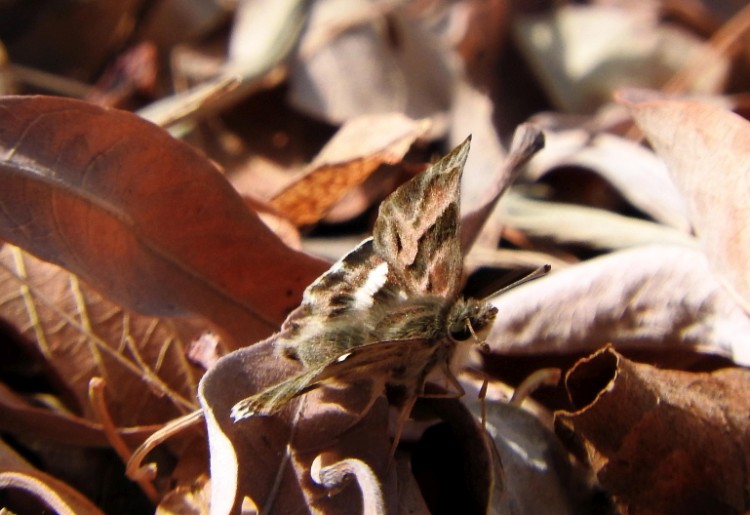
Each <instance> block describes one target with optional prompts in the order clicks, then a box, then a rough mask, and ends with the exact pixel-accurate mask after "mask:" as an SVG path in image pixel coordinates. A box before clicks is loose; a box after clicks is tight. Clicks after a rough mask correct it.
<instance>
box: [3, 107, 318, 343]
mask: <svg viewBox="0 0 750 515" xmlns="http://www.w3.org/2000/svg"><path fill="white" fill-rule="evenodd" d="M0 148H1V149H2V151H3V153H4V157H3V159H2V161H1V162H0V173H2V176H3V184H4V187H3V189H2V190H0V206H2V209H0V212H2V216H1V217H0V237H2V238H4V239H6V240H8V241H11V242H13V243H15V244H18V245H20V246H22V247H24V248H25V249H26V250H28V251H30V252H33V253H35V254H36V255H38V256H40V257H42V258H43V259H46V260H50V261H52V262H54V263H56V264H59V265H61V266H64V267H65V268H67V269H68V270H70V271H71V272H74V273H76V274H78V275H80V276H81V277H82V278H84V279H86V280H87V281H88V282H89V283H90V284H94V285H96V287H97V288H98V289H100V290H101V291H104V292H106V294H107V295H108V296H110V297H111V298H113V299H114V300H115V301H116V302H118V303H121V304H123V305H125V306H128V307H130V308H133V309H135V310H137V311H141V312H147V313H149V314H157V315H177V314H185V313H199V314H201V315H203V316H205V317H206V318H208V319H209V320H211V321H213V322H214V323H216V324H217V325H218V326H220V327H221V328H222V329H223V330H224V331H226V332H227V333H229V334H231V335H232V336H233V337H234V338H236V340H237V341H239V342H243V343H246V342H249V341H254V340H256V339H258V338H260V337H262V336H266V335H268V333H269V332H271V331H272V330H273V329H274V328H275V327H276V326H277V324H278V323H280V322H281V321H282V320H283V319H284V317H285V316H286V313H287V311H288V310H289V309H291V307H293V306H294V305H295V304H296V303H297V302H298V299H299V298H301V293H302V289H303V288H304V286H306V285H307V284H308V283H309V282H310V281H312V279H314V278H315V277H316V276H317V275H319V274H320V272H322V271H323V269H324V268H325V266H324V265H323V263H322V262H320V261H318V260H315V259H312V258H310V257H308V256H305V255H303V254H300V253H296V252H293V251H291V250H290V249H288V248H287V247H286V246H284V245H283V244H282V243H281V242H280V241H279V240H278V239H277V238H276V237H275V236H274V235H273V234H272V233H271V232H270V231H269V230H268V229H267V228H266V227H265V226H264V225H263V224H262V222H260V221H259V220H258V219H257V217H256V216H254V214H253V213H251V212H250V211H248V210H247V208H246V207H245V205H244V204H243V202H242V200H241V199H240V198H239V196H238V195H237V193H236V192H235V191H234V190H233V189H232V187H231V186H230V185H229V184H228V183H227V182H226V181H225V180H224V178H223V177H222V176H221V175H220V174H219V173H218V172H217V170H216V169H215V168H214V167H213V166H212V165H211V164H210V163H209V162H207V161H206V160H205V158H203V157H201V156H200V155H199V154H197V153H196V152H195V151H194V150H192V149H191V148H189V147H188V146H186V145H185V144H183V143H181V142H178V141H176V140H173V139H172V138H171V137H170V136H169V135H168V134H167V133H166V132H164V131H163V130H162V129H159V128H158V127H156V126H154V125H151V124H150V123H148V122H144V121H143V120H141V119H139V118H138V117H136V116H134V115H131V114H128V113H125V112H120V111H115V110H106V109H101V108H98V107H95V106H91V105H89V104H86V103H83V102H78V101H75V100H69V99H62V98H46V97H6V98H4V99H2V101H1V102H0ZM259 272H260V273H262V274H263V277H262V278H261V277H258V276H257V275H256V274H257V273H259ZM269 276H272V277H274V278H275V280H274V281H268V280H266V278H267V277H269ZM278 291H283V292H284V295H276V294H275V292H278Z"/></svg>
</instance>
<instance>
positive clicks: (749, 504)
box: [559, 347, 750, 515]
mask: <svg viewBox="0 0 750 515" xmlns="http://www.w3.org/2000/svg"><path fill="white" fill-rule="evenodd" d="M566 385H567V388H568V392H569V395H570V397H571V399H572V401H573V402H574V404H575V405H576V406H577V407H579V408H580V410H579V411H577V412H575V413H561V414H560V415H559V416H560V417H561V418H562V420H564V421H567V422H569V423H571V424H572V425H573V427H574V428H575V431H576V432H577V433H579V434H580V435H582V437H583V438H584V439H585V442H586V448H587V450H588V453H589V457H590V459H591V462H592V465H593V467H594V470H595V471H596V472H597V475H598V476H599V480H600V481H601V483H602V485H603V486H604V487H605V488H607V489H608V490H609V491H610V492H612V493H613V494H614V495H615V499H616V501H617V503H618V504H619V507H620V509H621V511H622V512H623V513H644V514H663V515H664V514H688V513H744V512H746V511H747V510H748V508H750V501H748V497H747V484H748V461H750V424H748V417H747V413H748V411H750V401H748V396H747V388H748V385H750V372H748V371H747V370H744V369H739V368H729V369H724V370H719V371H716V372H714V373H710V374H709V373H690V372H683V371H673V370H659V369H657V368H655V367H652V366H649V365H643V364H638V363H633V362H631V361H629V360H627V359H625V358H623V357H622V356H620V355H619V354H617V353H616V352H615V351H614V350H613V349H612V348H611V347H608V348H606V349H604V350H602V351H599V352H597V353H596V354H594V355H592V356H591V357H589V358H587V359H585V360H582V361H581V362H579V363H578V364H577V365H576V367H575V368H573V369H571V370H570V372H569V373H568V376H567V378H566Z"/></svg>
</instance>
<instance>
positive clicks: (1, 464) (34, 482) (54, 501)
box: [0, 440, 102, 515]
mask: <svg viewBox="0 0 750 515" xmlns="http://www.w3.org/2000/svg"><path fill="white" fill-rule="evenodd" d="M13 489H16V490H22V491H24V492H26V493H27V494H30V495H32V496H34V497H35V498H36V499H38V500H39V501H40V502H41V503H43V504H44V505H46V506H47V507H48V508H49V509H50V510H52V511H53V512H54V513H59V514H61V515H100V514H101V513H102V512H101V511H100V510H99V508H97V507H96V505H94V503H92V502H91V501H89V500H88V499H87V498H86V497H84V496H83V495H82V494H81V493H80V492H78V491H76V490H75V489H73V488H71V487H70V486H68V485H66V484H65V483H63V482H62V481H60V480H58V479H55V478H54V477H52V476H50V475H48V474H45V473H44V472H40V471H38V470H36V469H35V468H34V467H32V466H31V465H30V464H29V463H28V462H26V460H24V459H23V458H22V457H21V456H19V455H18V454H16V452H15V451H14V450H13V449H11V448H10V447H9V446H8V445H6V444H5V442H3V441H1V440H0V491H8V490H13ZM9 499H10V501H9ZM3 501H4V502H3V510H2V511H3V512H5V509H6V508H9V509H11V510H12V511H13V512H15V513H21V510H23V509H24V508H25V509H29V508H28V506H26V507H24V506H14V505H13V503H12V497H8V496H6V495H3ZM8 513H11V512H10V511H9V512H8Z"/></svg>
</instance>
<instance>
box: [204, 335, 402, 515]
mask: <svg viewBox="0 0 750 515" xmlns="http://www.w3.org/2000/svg"><path fill="white" fill-rule="evenodd" d="M274 338H275V337H272V338H270V339H268V340H266V341H264V342H261V343H259V344H257V345H253V346H252V347H249V348H245V349H240V350H237V351H235V352H233V353H232V354H229V355H227V356H225V357H224V358H222V359H221V360H219V361H218V362H217V364H216V366H214V367H213V368H212V369H211V370H209V371H208V372H207V373H206V375H205V376H204V378H203V379H202V380H201V383H200V388H199V398H200V401H201V404H202V406H203V408H204V413H205V415H206V423H207V428H208V440H209V446H210V453H211V478H212V492H211V499H212V501H211V505H212V508H213V509H215V510H217V512H222V513H223V512H227V511H229V510H230V508H231V507H232V506H234V507H235V508H236V507H238V506H239V505H240V504H241V502H242V499H243V497H245V496H248V497H250V498H251V499H252V500H253V502H254V503H255V504H256V506H258V507H259V508H260V509H261V510H271V511H273V512H278V513H292V512H297V511H299V510H303V511H304V510H308V509H309V507H311V506H312V507H316V508H317V509H319V510H320V511H321V512H322V513H343V512H346V511H350V510H347V507H351V506H357V505H361V502H362V500H361V494H360V493H359V492H358V488H357V486H356V482H351V483H349V484H347V485H346V486H345V487H344V488H343V489H342V490H341V491H340V492H338V491H336V492H332V491H329V490H328V489H327V488H325V487H323V486H321V485H319V484H317V483H315V482H314V481H313V479H312V477H311V476H310V468H311V466H312V463H313V461H314V460H315V458H316V457H317V456H318V455H319V454H320V453H321V452H324V451H325V452H327V453H331V454H329V456H339V457H340V458H352V459H359V460H361V461H362V462H364V463H366V464H367V465H368V467H369V468H370V469H372V470H373V471H374V473H375V475H376V476H377V478H378V480H379V483H380V485H381V488H384V489H385V491H384V493H383V496H384V498H385V499H387V502H392V500H393V499H395V498H396V497H395V493H394V492H393V491H392V488H393V486H392V485H393V482H392V480H388V479H387V476H386V473H387V468H388V463H387V459H388V449H389V448H390V440H389V438H388V434H387V421H388V414H387V409H386V403H385V402H384V399H380V400H379V401H377V402H375V404H374V405H373V404H372V402H373V400H374V398H375V397H377V396H379V395H380V391H379V390H376V389H373V387H372V384H371V382H370V381H369V380H368V379H367V378H364V379H363V380H361V381H357V382H356V383H354V384H350V385H347V386H346V387H345V388H342V387H341V386H338V385H335V384H334V385H331V386H325V387H321V388H319V389H317V390H315V391H313V392H310V393H308V394H306V395H303V396H301V397H299V398H298V400H296V401H294V402H291V403H289V404H288V405H287V407H286V408H284V409H283V410H282V411H281V412H280V413H279V414H278V415H274V416H269V417H251V418H249V419H245V420H242V421H240V422H237V423H235V422H234V421H233V420H232V419H231V418H230V411H231V408H232V406H233V405H234V404H235V403H236V402H237V401H239V400H241V399H243V398H244V397H246V396H247V395H248V393H252V392H257V391H260V390H262V389H263V388H264V387H265V386H268V385H270V384H274V383H275V382H278V381H279V380H280V379H281V378H283V377H288V376H290V375H291V374H292V373H293V371H294V370H296V369H298V368H299V362H297V361H294V360H290V359H287V358H282V357H279V356H278V355H277V354H276V353H274V351H273V349H272V345H273V340H274ZM368 406H372V409H369V411H368Z"/></svg>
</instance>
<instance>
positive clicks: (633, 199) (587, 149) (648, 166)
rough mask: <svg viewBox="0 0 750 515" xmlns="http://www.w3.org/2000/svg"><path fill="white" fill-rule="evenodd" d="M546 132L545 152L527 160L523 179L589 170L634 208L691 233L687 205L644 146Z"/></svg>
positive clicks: (612, 138) (610, 138) (572, 132)
mask: <svg viewBox="0 0 750 515" xmlns="http://www.w3.org/2000/svg"><path fill="white" fill-rule="evenodd" d="M543 128H544V129H545V132H544V134H545V137H546V142H547V144H546V145H545V149H544V152H542V153H540V154H538V155H537V156H535V157H534V159H532V160H531V162H530V163H529V166H528V167H527V170H526V173H525V175H524V176H525V177H527V178H529V179H533V180H539V179H540V178H542V177H544V176H545V175H546V174H547V173H549V172H550V171H552V170H554V169H555V168H560V167H571V166H572V167H577V168H583V169H586V170H590V171H591V172H593V173H596V174H598V175H599V176H601V177H602V178H603V179H604V180H606V181H608V182H609V183H610V184H611V185H612V186H613V187H614V188H615V189H616V190H617V192H618V193H620V194H621V195H622V196H623V197H625V199H627V200H628V202H630V203H631V204H632V205H633V206H634V207H636V208H637V209H639V210H640V211H642V212H643V213H646V214H648V215H649V216H651V217H652V218H653V219H654V220H656V221H657V222H661V223H664V224H667V225H670V226H672V227H674V228H676V229H678V230H679V231H681V232H685V233H688V232H689V231H690V220H689V219H688V214H687V205H686V204H685V199H683V197H682V195H681V194H680V192H679V191H678V190H677V188H676V187H675V185H674V182H673V181H672V179H671V178H670V177H669V173H668V171H667V169H666V167H665V166H664V163H663V162H662V161H661V160H660V159H659V158H658V157H657V156H655V155H654V153H653V152H650V151H649V150H647V149H645V148H643V147H642V146H640V145H638V144H636V143H634V142H632V141H630V140H627V139H624V138H620V137H617V136H613V135H610V134H593V135H592V134H591V133H590V131H587V130H582V129H580V128H574V129H567V130H561V131H554V130H550V129H548V128H547V127H543Z"/></svg>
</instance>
